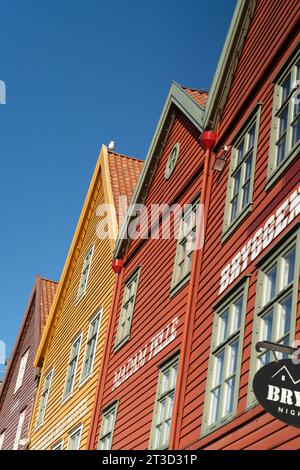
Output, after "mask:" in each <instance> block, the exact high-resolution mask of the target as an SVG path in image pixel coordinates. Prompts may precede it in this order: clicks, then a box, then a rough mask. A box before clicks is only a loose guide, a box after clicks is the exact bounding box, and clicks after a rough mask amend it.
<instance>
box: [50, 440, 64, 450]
mask: <svg viewBox="0 0 300 470" xmlns="http://www.w3.org/2000/svg"><path fill="white" fill-rule="evenodd" d="M63 448H64V441H59V442H58V443H57V444H55V446H53V447H52V450H63Z"/></svg>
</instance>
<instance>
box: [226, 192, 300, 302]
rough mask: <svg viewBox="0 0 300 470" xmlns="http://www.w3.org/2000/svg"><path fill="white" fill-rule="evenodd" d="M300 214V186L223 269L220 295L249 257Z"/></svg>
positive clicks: (268, 243) (258, 252)
mask: <svg viewBox="0 0 300 470" xmlns="http://www.w3.org/2000/svg"><path fill="white" fill-rule="evenodd" d="M299 214H300V186H299V187H298V189H296V190H295V191H293V193H292V194H291V195H290V196H289V197H288V199H286V200H285V201H284V203H283V204H282V205H281V206H280V207H279V208H278V209H277V210H276V212H275V214H272V215H271V216H270V217H269V218H268V219H267V221H266V222H265V224H264V225H263V226H262V227H260V228H259V229H258V230H257V231H256V232H255V234H254V236H253V237H252V238H251V239H250V240H248V242H247V243H246V245H245V246H243V248H242V249H241V250H240V251H239V252H238V253H237V254H236V255H234V257H233V258H232V260H231V262H230V263H228V264H227V265H226V266H225V268H223V270H222V271H221V281H220V290H219V295H220V294H222V292H224V291H225V289H227V287H228V286H230V284H232V282H233V281H234V280H235V279H237V278H238V276H239V275H240V274H241V273H242V272H243V271H245V269H246V268H247V266H248V264H249V259H250V260H251V261H254V260H255V259H256V258H257V257H258V256H259V255H260V253H261V252H262V251H263V250H265V249H266V248H267V247H268V246H269V245H270V243H271V242H272V241H273V240H274V239H275V238H276V237H278V235H280V234H281V233H282V232H283V230H284V229H285V228H286V227H287V226H288V225H289V224H290V223H291V222H292V221H293V220H294V219H295V218H296V217H297V216H298V215H299Z"/></svg>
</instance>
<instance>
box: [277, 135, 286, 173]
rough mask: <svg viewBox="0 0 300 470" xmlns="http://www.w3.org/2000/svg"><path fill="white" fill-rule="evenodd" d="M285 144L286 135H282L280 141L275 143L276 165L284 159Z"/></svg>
mask: <svg viewBox="0 0 300 470" xmlns="http://www.w3.org/2000/svg"><path fill="white" fill-rule="evenodd" d="M285 144H286V136H285V135H284V137H282V139H281V140H280V142H278V144H277V166H278V165H280V163H281V162H282V161H283V160H284V157H285Z"/></svg>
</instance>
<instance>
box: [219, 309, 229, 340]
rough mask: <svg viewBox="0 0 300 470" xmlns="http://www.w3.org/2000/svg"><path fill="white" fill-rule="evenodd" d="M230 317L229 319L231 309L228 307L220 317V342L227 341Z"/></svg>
mask: <svg viewBox="0 0 300 470" xmlns="http://www.w3.org/2000/svg"><path fill="white" fill-rule="evenodd" d="M228 319H229V310H228V309H227V310H226V311H225V312H224V313H223V314H222V315H220V317H219V339H218V344H221V343H223V342H224V341H225V339H226V338H227V334H228V333H227V331H228Z"/></svg>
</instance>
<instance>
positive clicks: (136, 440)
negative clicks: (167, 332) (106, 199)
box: [93, 109, 204, 449]
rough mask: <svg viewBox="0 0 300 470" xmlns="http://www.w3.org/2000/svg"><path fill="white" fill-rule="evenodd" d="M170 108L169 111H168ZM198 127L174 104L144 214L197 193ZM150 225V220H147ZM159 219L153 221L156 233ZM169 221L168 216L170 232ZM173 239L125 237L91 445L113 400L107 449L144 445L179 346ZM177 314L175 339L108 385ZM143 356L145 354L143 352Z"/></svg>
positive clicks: (182, 305)
mask: <svg viewBox="0 0 300 470" xmlns="http://www.w3.org/2000/svg"><path fill="white" fill-rule="evenodd" d="M173 111H174V109H173V110H172V112H173ZM199 135H200V132H199V130H198V129H196V128H195V126H194V125H193V124H192V123H191V122H190V120H189V119H188V118H187V117H186V116H185V115H184V114H183V113H182V112H181V111H179V110H178V109H177V110H176V111H175V119H174V121H173V124H172V127H171V130H170V132H169V135H168V138H167V141H166V142H165V146H164V148H163V151H162V153H161V156H160V158H159V161H158V164H157V167H156V171H155V173H154V175H153V178H152V181H151V184H150V186H149V189H148V192H147V195H146V198H145V202H144V203H145V206H146V208H147V212H148V214H150V211H151V206H152V204H163V203H164V204H167V205H169V206H171V205H172V204H175V203H178V204H180V205H181V207H183V205H184V204H190V203H191V202H192V201H194V199H195V197H196V196H199V192H200V188H201V183H202V169H203V154H204V152H203V150H202V148H201V147H200V145H199ZM177 142H180V155H179V159H178V162H177V165H176V167H175V171H174V174H173V175H172V176H171V178H170V179H169V180H166V179H165V177H164V173H165V168H166V163H167V160H168V157H169V155H170V152H171V150H172V148H173V147H174V145H175V144H176V143H177ZM149 227H150V224H149ZM161 227H162V221H160V223H159V229H158V230H159V232H160V233H161ZM173 227H174V220H173V218H172V219H171V233H172V234H173ZM176 248H177V239H174V237H173V236H172V237H171V238H170V239H166V240H162V239H161V238H160V239H157V240H154V239H150V238H149V239H138V240H132V241H130V242H129V246H128V249H127V253H126V255H125V257H124V268H123V270H124V272H123V282H122V287H121V290H120V295H119V297H118V299H117V308H116V315H115V318H114V323H113V326H112V327H113V331H114V334H113V335H112V341H111V342H110V344H109V349H108V352H109V360H108V366H107V371H106V374H105V375H104V376H103V377H101V378H100V380H101V382H103V381H104V383H105V385H104V390H103V394H102V396H101V397H100V398H99V399H100V400H101V406H100V407H99V409H100V413H99V414H98V415H97V416H96V417H95V419H96V421H97V432H96V436H95V441H94V442H93V447H94V448H96V447H97V445H98V440H99V430H100V426H101V419H102V412H103V410H105V408H107V407H108V406H109V405H110V404H112V403H113V402H114V401H115V400H118V413H117V418H116V425H115V430H114V435H113V447H112V448H113V449H147V448H148V446H149V439H150V431H151V425H152V418H153V410H154V403H155V396H156V390H157V383H158V373H159V367H160V365H161V364H162V362H164V361H166V360H167V359H168V358H171V357H172V356H173V355H174V354H176V352H179V351H180V344H181V341H182V332H183V324H184V318H185V311H186V300H187V289H188V282H187V283H186V284H185V286H184V287H183V288H182V289H181V290H179V291H178V292H177V293H176V294H175V295H173V296H171V295H170V288H171V282H172V275H173V268H174V260H175V253H176ZM138 266H140V267H141V272H140V277H139V284H138V290H137V296H136V302H135V307H134V313H133V318H132V324H131V332H130V339H129V340H128V341H127V342H126V343H125V344H123V345H122V346H121V347H120V348H119V349H116V350H115V348H114V345H115V338H116V332H117V327H118V322H119V315H120V310H121V306H122V297H123V288H124V281H125V280H126V279H127V278H128V276H130V274H131V273H132V272H134V270H135V269H136V268H137V267H138ZM176 317H177V318H178V327H177V335H176V339H175V340H174V341H173V342H172V343H170V344H169V345H168V346H167V347H166V348H165V349H163V350H162V351H160V352H159V353H158V354H157V355H156V356H155V357H153V358H152V359H150V360H149V361H148V360H147V359H146V363H145V365H144V366H143V367H141V368H140V369H139V370H138V371H137V372H135V373H134V375H132V376H131V377H130V378H128V379H127V380H126V381H125V382H124V383H122V384H121V385H120V386H119V387H118V388H116V389H114V390H113V384H114V378H115V373H116V371H118V370H119V369H120V367H122V366H123V364H125V363H126V362H127V360H128V359H129V358H131V357H133V356H134V355H135V354H136V353H138V352H139V351H140V350H141V349H143V348H144V346H145V345H146V344H147V345H148V346H150V344H151V339H152V338H153V337H154V336H155V335H156V334H158V333H159V332H160V331H162V330H163V329H164V328H166V326H167V325H168V324H170V323H171V322H172V320H173V319H174V318H176ZM147 357H148V356H147Z"/></svg>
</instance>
